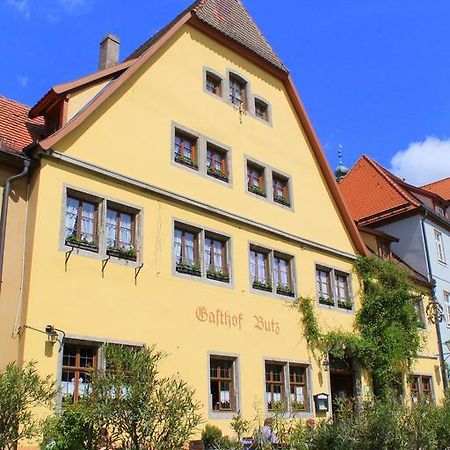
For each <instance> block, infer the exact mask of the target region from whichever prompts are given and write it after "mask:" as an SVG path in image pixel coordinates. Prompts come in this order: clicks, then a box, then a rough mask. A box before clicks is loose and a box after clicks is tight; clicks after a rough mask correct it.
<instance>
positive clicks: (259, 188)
mask: <svg viewBox="0 0 450 450" xmlns="http://www.w3.org/2000/svg"><path fill="white" fill-rule="evenodd" d="M264 184H265V181H264V168H263V167H260V166H258V165H256V164H252V163H250V162H247V189H248V191H249V192H252V193H253V194H257V195H260V196H262V197H265V196H266V192H265V187H264Z"/></svg>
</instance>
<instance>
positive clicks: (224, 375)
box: [209, 356, 237, 412]
mask: <svg viewBox="0 0 450 450" xmlns="http://www.w3.org/2000/svg"><path fill="white" fill-rule="evenodd" d="M236 363H237V359H236V358H226V357H219V356H211V357H210V361H209V386H210V394H211V410H212V411H214V412H236V411H237V407H236V404H237V401H236V391H237V389H236V386H235V384H236V383H235V365H236Z"/></svg>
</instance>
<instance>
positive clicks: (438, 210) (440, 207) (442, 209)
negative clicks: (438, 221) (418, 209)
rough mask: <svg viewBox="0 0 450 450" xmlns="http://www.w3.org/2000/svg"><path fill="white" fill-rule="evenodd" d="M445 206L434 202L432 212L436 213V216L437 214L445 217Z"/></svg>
mask: <svg viewBox="0 0 450 450" xmlns="http://www.w3.org/2000/svg"><path fill="white" fill-rule="evenodd" d="M445 209H446V208H445V205H444V204H443V203H441V202H435V203H434V210H435V211H436V213H437V214H439V215H440V216H442V217H446V213H445Z"/></svg>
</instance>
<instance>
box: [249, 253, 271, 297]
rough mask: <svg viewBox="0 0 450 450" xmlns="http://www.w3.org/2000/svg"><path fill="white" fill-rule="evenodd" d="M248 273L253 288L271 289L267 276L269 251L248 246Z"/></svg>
mask: <svg viewBox="0 0 450 450" xmlns="http://www.w3.org/2000/svg"><path fill="white" fill-rule="evenodd" d="M250 273H251V276H252V280H253V288H255V289H260V290H262V291H272V282H271V279H270V276H269V253H268V252H267V251H264V250H257V249H256V248H254V247H253V248H250Z"/></svg>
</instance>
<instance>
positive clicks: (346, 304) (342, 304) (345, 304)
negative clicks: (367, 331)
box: [338, 299, 353, 311]
mask: <svg viewBox="0 0 450 450" xmlns="http://www.w3.org/2000/svg"><path fill="white" fill-rule="evenodd" d="M338 307H339V308H342V309H346V310H347V311H349V310H350V309H352V308H353V302H352V301H351V300H350V299H346V300H338Z"/></svg>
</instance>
